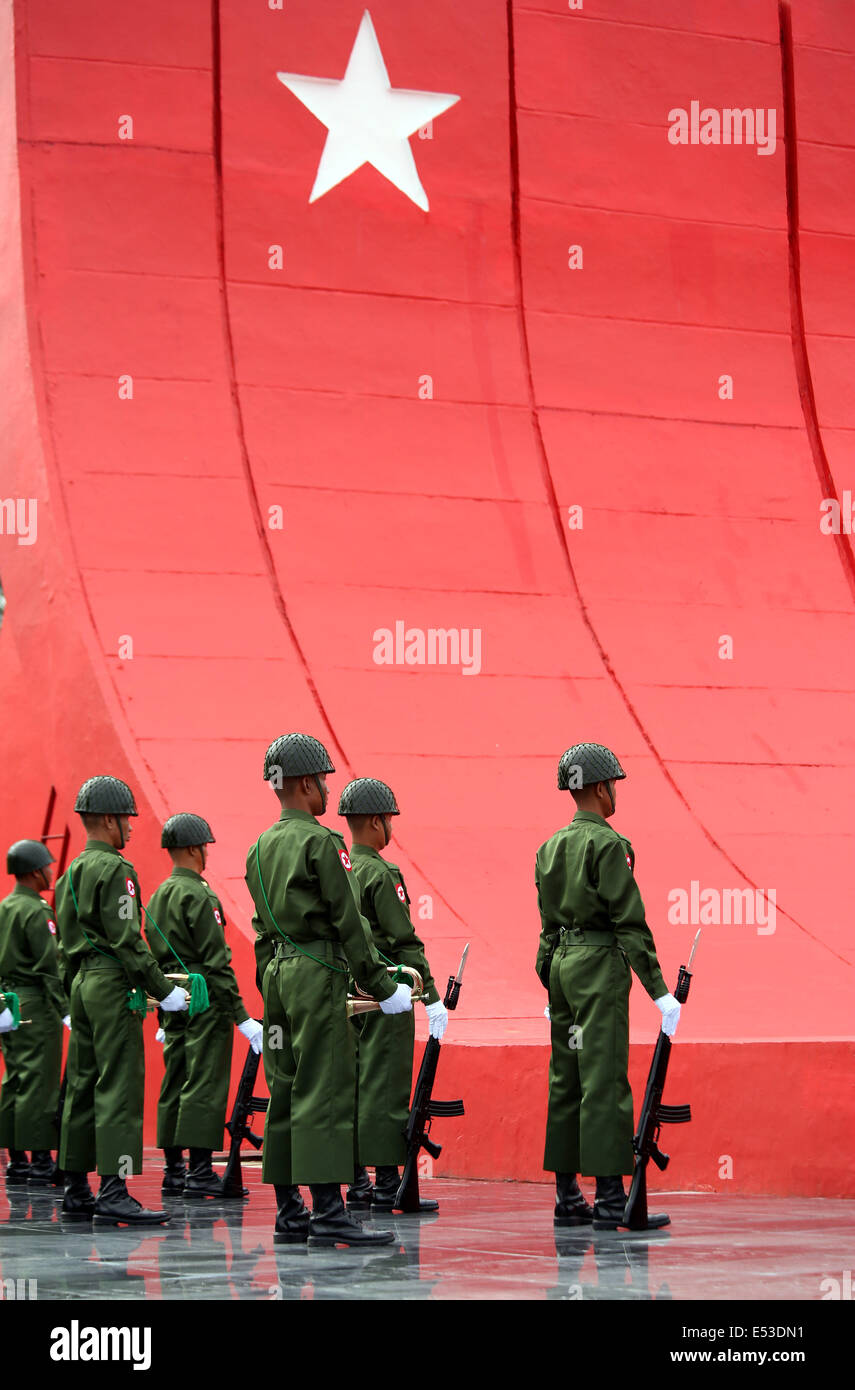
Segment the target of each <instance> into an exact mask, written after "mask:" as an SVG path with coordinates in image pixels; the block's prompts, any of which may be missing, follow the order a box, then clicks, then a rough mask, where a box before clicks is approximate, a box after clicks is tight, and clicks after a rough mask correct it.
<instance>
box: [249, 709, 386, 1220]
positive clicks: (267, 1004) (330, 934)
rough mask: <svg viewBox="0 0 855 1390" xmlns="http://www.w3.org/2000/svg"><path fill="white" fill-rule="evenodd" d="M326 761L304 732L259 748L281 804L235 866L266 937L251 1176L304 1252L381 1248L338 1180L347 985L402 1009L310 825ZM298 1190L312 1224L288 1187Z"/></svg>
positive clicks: (320, 830)
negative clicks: (259, 1155) (257, 1136)
mask: <svg viewBox="0 0 855 1390" xmlns="http://www.w3.org/2000/svg"><path fill="white" fill-rule="evenodd" d="M334 771H335V768H334V767H333V765H332V763H331V762H330V757H329V754H328V753H327V750H326V749H325V748H324V746H323V744H322V743H320V742H319V741H318V740H317V739H316V738H312V737H310V736H309V735H307V734H299V733H293V734H283V735H282V737H281V738H278V739H276V740H275V741H274V742H273V743H272V744H271V745H270V747H269V748H268V750H267V753H266V755H265V759H264V780H265V781H266V782H270V784H271V786H272V787H273V789H274V791H275V792H276V795H277V797H278V798H279V802H280V805H281V807H282V814H281V816H280V818H279V820H278V821H277V822H276V823H275V825H272V826H271V827H270V829H269V830H265V831H264V832H263V834H262V835H261V836H260V837H259V839H258V841H257V842H256V843H255V844H254V845H253V846H252V847H251V849H250V851H249V853H248V855H247V860H246V881H247V884H248V886H249V891H250V893H251V894H252V899H253V902H254V903H255V907H256V917H255V922H256V927H257V929H258V930H260V931H261V933H262V934H263V936H264V938H265V940H264V942H263V943H262V944H261V945H260V947H259V949H258V950H257V952H256V956H257V959H258V962H259V967H261V966H262V965H265V969H264V979H263V994H264V1071H265V1075H266V1077H267V1085H268V1088H269V1090H270V1105H269V1108H268V1111H267V1120H266V1123H265V1128H264V1163H263V1169H262V1177H263V1180H264V1181H265V1182H270V1183H273V1185H274V1189H275V1192H276V1202H277V1216H276V1226H275V1233H274V1240H275V1241H276V1242H278V1243H285V1242H289V1241H299V1240H306V1239H307V1237H308V1240H309V1242H310V1243H311V1244H313V1245H371V1244H378V1243H380V1244H388V1243H389V1242H390V1241H392V1240H393V1239H394V1233H393V1232H392V1231H369V1230H365V1229H363V1227H362V1226H361V1225H360V1224H359V1222H358V1221H355V1220H354V1219H353V1217H352V1216H351V1215H350V1214H349V1213H348V1212H347V1211H346V1210H345V1207H344V1203H343V1202H342V1198H341V1184H342V1183H346V1182H350V1181H351V1180H352V1178H353V1172H354V1163H355V1158H356V1144H355V1119H356V1115H355V1111H356V1048H355V1029H354V1026H353V1024H352V1023H351V1022H350V1020H349V1019H348V1018H347V1014H346V1002H347V993H348V978H349V975H352V976H353V978H354V979H355V980H356V982H357V983H358V984H359V985H360V987H361V988H362V989H364V990H365V991H366V992H367V993H369V994H371V995H373V996H374V997H375V998H377V999H379V1000H380V1007H381V1009H382V1010H383V1012H384V1013H403V1012H406V1011H407V1010H410V1009H412V1000H411V997H410V988H409V986H408V985H405V984H399V985H397V986H396V985H394V984H393V983H392V982H391V981H390V978H389V976H388V974H387V972H386V969H385V967H384V965H383V964H382V962H381V960H380V957H379V956H378V955H377V952H376V950H375V949H374V946H373V945H372V942H371V934H370V931H369V927H368V923H367V922H366V921H365V918H364V917H362V915H361V914H360V911H359V906H358V898H357V890H356V888H355V885H354V881H353V873H352V869H351V863H350V856H349V855H348V853H347V850H346V848H345V844H344V840H343V838H342V836H341V835H339V834H337V833H336V832H335V831H334V830H329V829H327V827H326V826H322V825H320V824H319V823H318V820H317V817H318V816H322V815H323V814H324V812H325V810H326V806H327V795H328V793H327V785H326V774H327V773H329V772H334ZM300 1183H308V1185H309V1187H310V1189H311V1193H312V1202H313V1209H312V1215H311V1221H309V1219H308V1214H307V1212H306V1209H305V1207H304V1206H303V1202H302V1198H301V1197H300V1193H299V1188H298V1184H300Z"/></svg>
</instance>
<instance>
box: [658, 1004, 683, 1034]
mask: <svg viewBox="0 0 855 1390" xmlns="http://www.w3.org/2000/svg"><path fill="white" fill-rule="evenodd" d="M653 1002H654V1003H655V1005H656V1007H657V1009H660V1010H661V1012H662V1032H663V1033H664V1034H665V1036H666V1037H667V1038H673V1036H674V1034H675V1033H676V1031H677V1024H678V1023H679V1022H680V1010H681V1009H682V1007H683V1006H682V1004H678V1003H677V1000H676V999H675V998H674V996H673V994H663V995H662V998H661V999H655V1000H654V1001H653Z"/></svg>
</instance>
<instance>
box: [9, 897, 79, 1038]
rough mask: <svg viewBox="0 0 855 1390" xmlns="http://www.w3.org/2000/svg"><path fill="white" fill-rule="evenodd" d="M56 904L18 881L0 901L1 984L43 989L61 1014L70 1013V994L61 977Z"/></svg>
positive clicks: (62, 1015)
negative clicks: (51, 904) (67, 993)
mask: <svg viewBox="0 0 855 1390" xmlns="http://www.w3.org/2000/svg"><path fill="white" fill-rule="evenodd" d="M55 938H56V922H55V920H54V915H53V908H52V907H50V906H49V904H48V903H46V902H45V900H44V898H42V897H40V896H39V894H38V893H37V892H36V891H35V889H33V888H26V887H25V886H24V885H23V884H22V883H19V884H18V886H17V887H16V888H13V889H12V892H11V893H10V894H9V896H8V898H4V899H3V902H2V903H0V985H2V988H3V989H4V990H5V989H11V990H14V991H15V993H18V992H19V991H20V990H21V989H41V990H43V991H44V995H45V998H46V999H48V1000H49V1001H50V1003H51V1004H52V1005H53V1007H54V1009H55V1010H56V1012H57V1014H58V1015H59V1017H60V1018H61V1019H62V1018H65V1016H66V1014H67V1013H68V996H67V995H66V993H65V990H64V989H63V987H62V983H61V981H60V978H59V962H58V958H57V943H56V939H55Z"/></svg>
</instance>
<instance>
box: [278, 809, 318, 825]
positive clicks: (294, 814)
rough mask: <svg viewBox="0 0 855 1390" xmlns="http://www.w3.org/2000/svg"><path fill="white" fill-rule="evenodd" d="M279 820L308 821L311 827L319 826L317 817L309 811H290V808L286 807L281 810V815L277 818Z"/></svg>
mask: <svg viewBox="0 0 855 1390" xmlns="http://www.w3.org/2000/svg"><path fill="white" fill-rule="evenodd" d="M279 820H280V821H283V820H284V821H290V820H305V821H310V822H311V823H312V825H320V821H319V820H318V818H317V816H313V815H312V813H311V811H297V810H292V809H291V807H288V806H286V807H285V809H284V810H283V812H282V815H281V816H280V817H279Z"/></svg>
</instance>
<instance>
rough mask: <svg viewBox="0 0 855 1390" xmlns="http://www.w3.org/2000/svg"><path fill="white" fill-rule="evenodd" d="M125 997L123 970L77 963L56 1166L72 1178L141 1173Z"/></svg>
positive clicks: (140, 1087) (138, 1055)
mask: <svg viewBox="0 0 855 1390" xmlns="http://www.w3.org/2000/svg"><path fill="white" fill-rule="evenodd" d="M127 995H128V981H127V976H126V975H125V972H124V970H123V969H122V967H121V966H120V965H118V964H114V963H113V962H112V961H109V960H107V959H104V960H103V961H102V960H100V959H99V960H97V961H95V962H88V961H87V962H84V963H83V964H82V965H81V966H80V969H79V970H78V972H77V974H76V975H75V977H74V983H73V984H72V986H71V1041H70V1043H69V1048H68V1089H67V1091H66V1096H65V1108H64V1109H63V1112H62V1137H61V1142H60V1150H59V1166H60V1168H66V1169H68V1171H69V1172H72V1173H83V1172H89V1171H90V1170H91V1169H92V1168H95V1167H97V1169H98V1172H99V1173H100V1174H101V1176H102V1177H104V1176H110V1175H115V1174H118V1175H119V1176H120V1177H125V1178H129V1177H133V1176H135V1175H138V1174H139V1173H141V1172H142V1133H143V1101H144V1095H145V1052H144V1050H143V1020H142V1015H141V1014H138V1013H132V1012H131V1010H130V1009H129V1008H128V1001H127Z"/></svg>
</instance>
